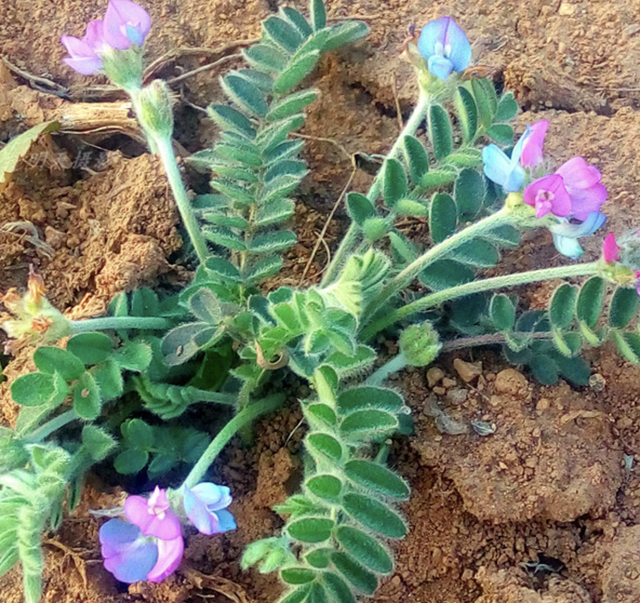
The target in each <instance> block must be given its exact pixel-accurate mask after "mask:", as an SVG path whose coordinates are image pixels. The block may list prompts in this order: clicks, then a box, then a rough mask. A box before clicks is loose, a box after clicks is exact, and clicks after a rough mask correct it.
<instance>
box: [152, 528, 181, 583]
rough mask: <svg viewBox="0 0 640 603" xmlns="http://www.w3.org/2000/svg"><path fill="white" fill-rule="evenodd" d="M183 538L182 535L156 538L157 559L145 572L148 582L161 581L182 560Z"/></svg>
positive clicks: (176, 567)
mask: <svg viewBox="0 0 640 603" xmlns="http://www.w3.org/2000/svg"><path fill="white" fill-rule="evenodd" d="M183 553H184V540H183V539H182V536H180V537H179V538H173V539H172V540H158V561H157V563H156V564H155V565H154V567H153V569H152V570H151V571H150V572H149V573H148V574H147V580H149V582H162V581H163V580H164V579H165V578H167V577H168V576H170V575H171V574H173V572H175V571H176V570H177V569H178V567H179V566H180V563H181V562H182V554H183Z"/></svg>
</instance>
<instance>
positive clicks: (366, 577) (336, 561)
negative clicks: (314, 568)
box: [331, 553, 378, 603]
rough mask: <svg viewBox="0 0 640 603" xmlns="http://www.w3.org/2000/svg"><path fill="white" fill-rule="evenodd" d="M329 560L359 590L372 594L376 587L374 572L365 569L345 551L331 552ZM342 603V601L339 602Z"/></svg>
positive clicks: (376, 580) (376, 581)
mask: <svg viewBox="0 0 640 603" xmlns="http://www.w3.org/2000/svg"><path fill="white" fill-rule="evenodd" d="M331 561H333V565H335V566H336V569H337V570H338V571H339V572H340V573H341V574H342V575H343V576H344V577H345V578H346V579H347V580H348V581H349V582H350V583H351V584H352V585H353V586H354V587H355V588H357V589H358V590H359V591H362V592H363V593H365V594H367V595H373V593H374V592H376V588H378V579H377V578H376V576H375V574H372V573H371V572H370V571H369V570H367V569H365V568H364V567H362V565H360V564H359V563H358V562H357V561H356V560H355V559H353V558H352V557H351V556H350V555H347V554H346V553H333V554H332V555H331ZM341 603H342V602H341Z"/></svg>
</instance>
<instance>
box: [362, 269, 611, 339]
mask: <svg viewBox="0 0 640 603" xmlns="http://www.w3.org/2000/svg"><path fill="white" fill-rule="evenodd" d="M599 265H600V262H590V263H588V264H574V265H572V266H559V267H557V268H544V269H542V270H530V271H528V272H519V273H516V274H507V275H505V276H495V277H493V278H487V279H482V280H477V281H472V282H470V283H466V284H464V285H458V286H457V287H451V288H450V289H444V290H443V291H437V292H436V293H431V294H429V295H425V296H424V297H422V298H420V299H417V300H415V301H413V302H411V303H410V304H407V305H406V306H402V307H401V308H398V309H397V310H395V311H394V312H389V313H388V314H386V315H385V316H380V317H379V318H378V319H377V320H375V321H374V322H372V323H371V324H370V325H368V326H366V327H365V328H364V330H363V331H362V339H363V341H367V340H368V339H370V338H371V337H373V336H374V335H375V334H376V333H378V332H380V331H382V330H383V329H385V328H386V327H388V326H389V325H392V324H393V323H395V322H397V321H399V320H402V319H403V318H407V317H409V316H411V315H412V314H416V313H417V312H423V311H424V310H428V309H429V308H433V307H435V306H439V305H440V304H443V303H444V302H447V301H451V300H452V299H457V298H459V297H465V296H467V295H472V294H474V293H482V292H484V291H493V290H494V289H503V288H506V287H517V286H518V285H526V284H528V283H537V282H540V281H547V280H552V279H555V278H570V277H572V276H589V275H592V274H597V272H598V270H599Z"/></svg>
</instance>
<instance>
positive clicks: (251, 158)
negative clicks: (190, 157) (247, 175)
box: [201, 142, 262, 196]
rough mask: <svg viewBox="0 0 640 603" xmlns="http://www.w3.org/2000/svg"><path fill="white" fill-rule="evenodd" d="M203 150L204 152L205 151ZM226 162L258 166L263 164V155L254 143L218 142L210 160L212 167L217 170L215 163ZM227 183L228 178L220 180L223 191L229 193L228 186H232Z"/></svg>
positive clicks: (249, 166)
mask: <svg viewBox="0 0 640 603" xmlns="http://www.w3.org/2000/svg"><path fill="white" fill-rule="evenodd" d="M201 152H202V153H203V152H204V151H201ZM224 162H228V163H230V164H235V163H236V162H237V163H241V164H243V165H244V166H245V167H248V168H256V167H261V166H262V157H261V156H260V152H259V150H258V148H257V147H255V145H253V144H251V145H249V144H246V145H245V144H243V145H240V144H238V143H237V142H234V143H233V144H229V143H218V144H216V146H215V148H214V151H213V157H212V159H211V160H210V168H211V169H214V170H215V169H216V167H217V166H216V165H214V164H220V163H224ZM226 183H227V180H220V189H221V192H224V193H225V194H227V192H226V191H227V188H229V186H230V185H228V184H226ZM232 192H234V191H232ZM236 196H237V195H236Z"/></svg>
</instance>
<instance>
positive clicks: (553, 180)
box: [524, 174, 571, 218]
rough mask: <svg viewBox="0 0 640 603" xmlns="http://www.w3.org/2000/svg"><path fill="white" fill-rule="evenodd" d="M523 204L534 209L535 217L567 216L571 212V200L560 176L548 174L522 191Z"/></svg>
mask: <svg viewBox="0 0 640 603" xmlns="http://www.w3.org/2000/svg"><path fill="white" fill-rule="evenodd" d="M524 202H525V203H526V204H527V205H531V206H532V207H535V208H536V217H537V218H541V217H542V216H544V215H546V214H548V213H549V212H551V213H553V215H555V216H559V217H564V216H568V215H569V213H570V212H571V198H570V197H569V193H567V190H566V189H565V187H564V183H563V181H562V176H558V175H557V174H550V175H548V176H543V177H542V178H538V179H537V180H534V181H533V182H532V183H531V184H530V185H529V186H527V188H525V189H524Z"/></svg>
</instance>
